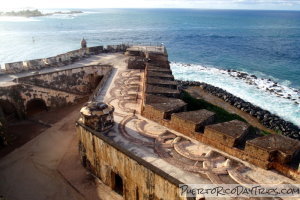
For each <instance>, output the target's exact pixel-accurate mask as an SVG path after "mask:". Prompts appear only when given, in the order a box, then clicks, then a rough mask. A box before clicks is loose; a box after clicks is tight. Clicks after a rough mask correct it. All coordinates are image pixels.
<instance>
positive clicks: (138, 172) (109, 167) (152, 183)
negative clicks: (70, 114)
mask: <svg viewBox="0 0 300 200" xmlns="http://www.w3.org/2000/svg"><path fill="white" fill-rule="evenodd" d="M77 132H78V135H79V138H80V142H81V143H82V145H83V147H84V149H85V154H86V158H87V160H88V161H89V162H90V165H91V170H92V171H93V172H94V173H95V174H96V175H97V176H98V177H99V178H100V179H101V181H102V182H104V183H105V184H106V185H108V186H110V187H112V185H113V182H114V180H112V177H111V174H112V172H113V173H116V174H118V175H120V176H121V177H122V179H123V185H124V188H123V190H124V195H123V197H124V199H126V200H136V199H137V193H138V199H139V200H149V199H151V200H170V199H172V200H179V199H185V198H183V197H179V190H178V185H179V184H181V182H180V181H178V180H177V179H174V178H173V177H171V176H169V175H168V174H166V173H165V172H163V171H161V170H160V169H158V168H156V167H155V166H153V165H151V164H150V163H147V162H145V161H143V160H142V159H141V158H139V157H136V156H135V155H133V154H132V153H131V152H129V151H128V150H126V149H124V148H122V147H121V146H120V145H118V144H116V143H114V142H113V141H112V140H111V139H109V138H106V136H104V135H102V134H101V133H98V134H97V135H96V134H95V133H93V131H92V130H90V129H89V128H87V127H85V126H84V125H81V124H78V126H77ZM137 190H138V192H137Z"/></svg>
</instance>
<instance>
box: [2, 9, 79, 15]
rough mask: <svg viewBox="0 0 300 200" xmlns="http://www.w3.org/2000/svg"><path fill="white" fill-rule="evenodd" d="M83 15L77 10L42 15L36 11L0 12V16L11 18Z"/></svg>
mask: <svg viewBox="0 0 300 200" xmlns="http://www.w3.org/2000/svg"><path fill="white" fill-rule="evenodd" d="M78 13H83V12H82V11H79V10H73V11H68V12H62V11H56V12H52V13H45V14H44V13H42V12H41V11H39V10H38V9H35V10H29V9H27V10H21V11H10V12H0V16H13V17H42V16H49V15H55V14H78Z"/></svg>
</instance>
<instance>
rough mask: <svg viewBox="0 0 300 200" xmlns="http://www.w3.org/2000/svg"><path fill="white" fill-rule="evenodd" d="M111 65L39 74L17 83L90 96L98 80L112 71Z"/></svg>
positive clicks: (24, 78)
mask: <svg viewBox="0 0 300 200" xmlns="http://www.w3.org/2000/svg"><path fill="white" fill-rule="evenodd" d="M111 69H112V67H111V66H109V65H94V66H85V67H80V68H73V69H68V70H62V71H58V72H50V73H45V74H37V75H32V76H28V77H23V78H19V79H18V80H17V82H19V83H26V84H31V85H36V86H40V87H45V88H49V89H55V90H60V91H66V92H68V93H70V92H72V93H76V94H90V93H91V92H92V91H93V90H94V89H95V87H96V86H97V85H95V82H96V80H97V78H100V77H103V76H104V75H106V74H107V73H109V72H110V71H111Z"/></svg>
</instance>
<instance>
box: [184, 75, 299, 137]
mask: <svg viewBox="0 0 300 200" xmlns="http://www.w3.org/2000/svg"><path fill="white" fill-rule="evenodd" d="M178 83H179V85H180V88H182V89H184V88H186V87H188V86H199V87H201V88H202V89H203V90H205V91H206V92H209V93H210V94H212V95H214V96H216V97H219V98H221V99H223V100H224V101H225V102H227V103H229V104H231V105H232V106H234V107H236V108H238V109H240V110H242V111H244V112H247V113H249V114H250V115H251V116H253V117H256V118H257V119H258V120H259V121H260V122H261V123H262V124H263V125H264V126H265V127H267V128H270V129H272V130H275V131H277V132H279V133H281V134H283V135H285V136H288V137H290V138H293V139H297V140H300V128H299V127H298V126H296V125H294V124H293V123H291V122H288V121H285V120H284V119H282V118H280V117H279V116H277V115H275V114H272V113H270V112H269V111H267V110H264V109H262V108H260V107H258V106H255V105H253V104H251V103H249V102H246V101H244V100H243V99H241V98H239V97H236V96H234V95H233V94H231V93H229V92H227V91H225V90H223V89H221V88H218V87H215V86H212V85H209V84H206V83H202V82H197V81H181V80H178Z"/></svg>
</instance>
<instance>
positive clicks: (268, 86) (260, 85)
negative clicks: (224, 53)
mask: <svg viewBox="0 0 300 200" xmlns="http://www.w3.org/2000/svg"><path fill="white" fill-rule="evenodd" d="M171 67H172V68H173V67H177V69H178V68H179V69H180V68H186V69H189V71H196V72H199V73H201V74H205V75H207V76H208V77H212V76H221V77H226V76H227V77H228V78H229V79H228V80H229V81H230V82H232V81H233V80H234V79H235V80H240V81H242V82H244V83H246V84H247V85H249V86H253V87H255V88H256V89H258V90H261V91H264V92H266V93H269V94H272V95H274V96H277V97H279V98H282V99H285V100H287V101H290V102H293V103H294V104H296V105H299V104H300V89H297V88H293V87H290V86H288V85H289V83H290V82H289V81H288V80H286V81H284V82H282V83H278V82H276V81H274V80H272V79H270V78H263V77H257V76H255V75H253V74H249V73H246V72H243V71H237V70H233V69H219V68H215V67H207V66H203V65H198V64H185V63H176V62H172V63H171ZM191 80H193V79H191Z"/></svg>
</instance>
